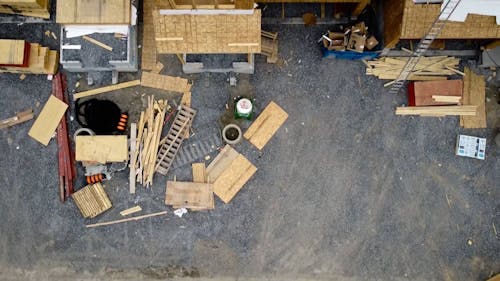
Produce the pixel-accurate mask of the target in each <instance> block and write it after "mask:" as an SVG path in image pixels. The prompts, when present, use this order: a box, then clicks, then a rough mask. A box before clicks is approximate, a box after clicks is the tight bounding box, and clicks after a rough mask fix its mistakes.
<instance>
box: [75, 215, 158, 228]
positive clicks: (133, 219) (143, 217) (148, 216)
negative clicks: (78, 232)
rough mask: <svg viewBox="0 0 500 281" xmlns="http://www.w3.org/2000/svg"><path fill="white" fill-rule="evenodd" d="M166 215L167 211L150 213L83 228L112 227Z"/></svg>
mask: <svg viewBox="0 0 500 281" xmlns="http://www.w3.org/2000/svg"><path fill="white" fill-rule="evenodd" d="M166 214H167V211H162V212H157V213H152V214H148V215H142V216H137V217H131V218H127V219H121V220H114V221H108V222H100V223H94V224H87V225H86V226H85V227H87V228H91V227H98V226H105V225H112V224H117V223H122V222H129V221H137V220H142V219H145V218H150V217H156V216H162V215H166Z"/></svg>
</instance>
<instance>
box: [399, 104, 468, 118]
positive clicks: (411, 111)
mask: <svg viewBox="0 0 500 281" xmlns="http://www.w3.org/2000/svg"><path fill="white" fill-rule="evenodd" d="M476 114H477V106H475V105H444V106H408V107H397V108H396V115H461V116H462V115H463V116H475V115H476Z"/></svg>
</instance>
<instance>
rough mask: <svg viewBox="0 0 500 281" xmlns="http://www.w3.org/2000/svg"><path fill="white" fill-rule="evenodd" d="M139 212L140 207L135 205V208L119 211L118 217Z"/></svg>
mask: <svg viewBox="0 0 500 281" xmlns="http://www.w3.org/2000/svg"><path fill="white" fill-rule="evenodd" d="M140 211H142V208H141V206H139V205H137V206H134V207H132V208H128V209H125V210H123V211H121V212H120V215H122V216H128V215H131V214H133V213H137V212H140Z"/></svg>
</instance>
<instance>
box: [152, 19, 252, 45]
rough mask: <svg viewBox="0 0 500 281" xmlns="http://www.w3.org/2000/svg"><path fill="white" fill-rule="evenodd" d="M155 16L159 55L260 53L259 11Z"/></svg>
mask: <svg viewBox="0 0 500 281" xmlns="http://www.w3.org/2000/svg"><path fill="white" fill-rule="evenodd" d="M153 15H154V27H155V41H156V47H157V52H158V53H160V54H180V53H186V54H197V53H202V54H216V53H260V49H261V46H260V45H261V44H260V43H261V37H260V31H261V11H260V10H254V12H253V14H250V15H245V14H243V15H222V14H218V15H189V14H188V15H160V14H159V12H158V11H156V12H153Z"/></svg>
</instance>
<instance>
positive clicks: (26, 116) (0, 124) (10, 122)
mask: <svg viewBox="0 0 500 281" xmlns="http://www.w3.org/2000/svg"><path fill="white" fill-rule="evenodd" d="M34 116H35V115H34V114H33V109H28V110H25V111H21V112H19V113H16V116H14V117H10V118H7V119H4V120H1V121H0V129H5V128H8V127H12V126H14V125H17V124H20V123H23V122H26V121H29V120H31V119H33V117H34Z"/></svg>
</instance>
